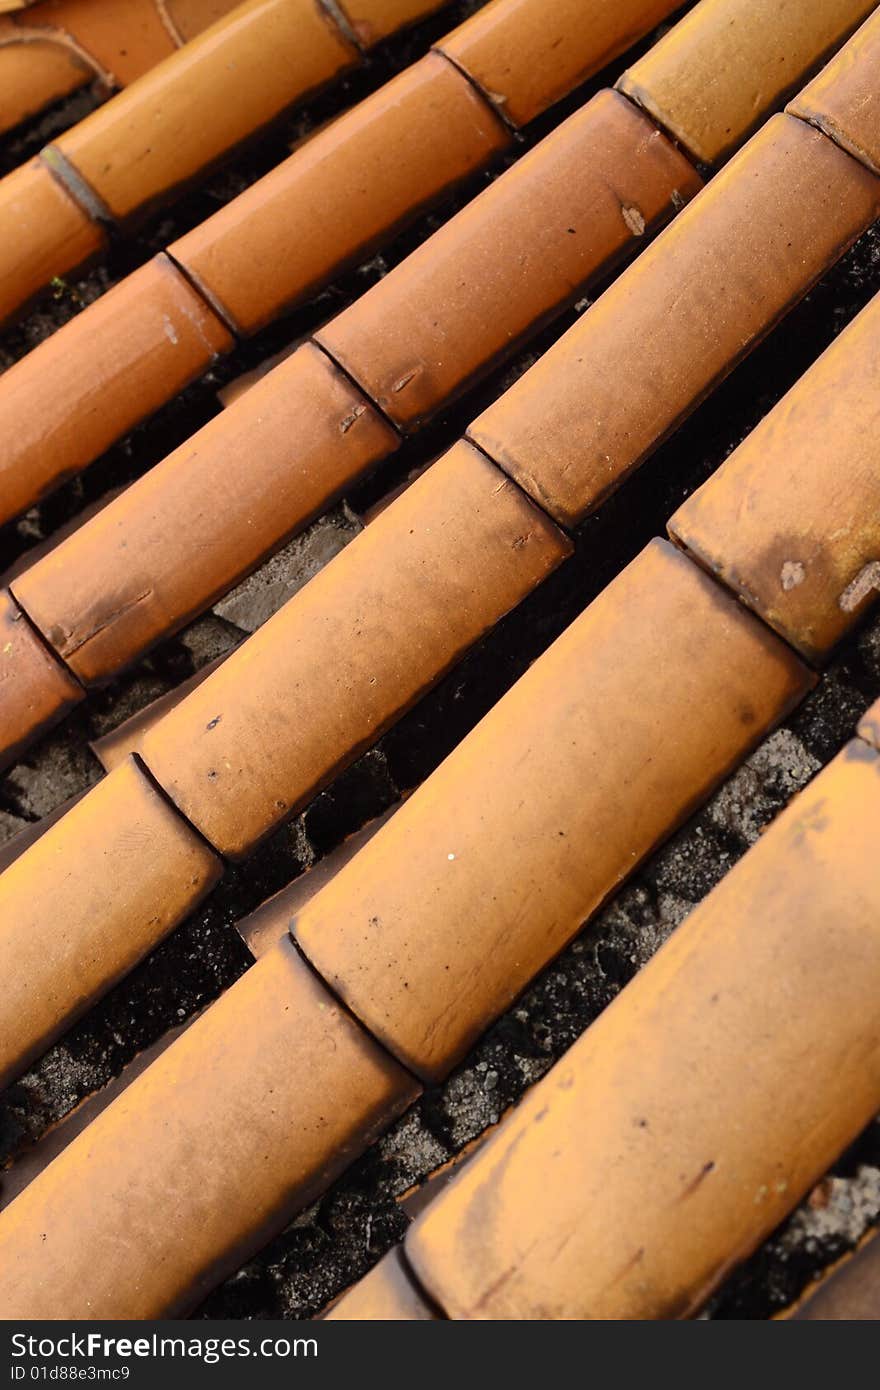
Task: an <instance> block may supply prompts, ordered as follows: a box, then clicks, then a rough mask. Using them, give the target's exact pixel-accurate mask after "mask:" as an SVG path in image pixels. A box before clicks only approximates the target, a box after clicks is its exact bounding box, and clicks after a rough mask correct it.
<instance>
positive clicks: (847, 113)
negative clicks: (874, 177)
mask: <svg viewBox="0 0 880 1390" xmlns="http://www.w3.org/2000/svg"><path fill="white" fill-rule="evenodd" d="M787 109H788V110H789V111H791V112H792V113H793V114H794V115H796V116H800V117H802V119H803V120H806V121H810V122H811V123H812V124H813V125H816V126H818V127H819V129H820V130H824V131H825V133H826V134H827V135H830V136H831V139H832V140H835V141H836V142H837V143H838V144H839V145H841V146H842V147H843V148H844V149H845V150H849V152H850V154H852V155H854V156H855V158H856V159H858V160H860V161H861V162H862V163H863V164H867V166H868V168H869V169H873V170H874V173H875V174H880V12H878V11H874V13H873V14H872V16H871V18H870V19H868V20H867V21H866V23H865V24H863V25H862V27H861V29H860V30H859V32H858V33H857V34H856V35H855V37H854V38H853V39H851V41H850V42H849V43H848V44H847V45H846V47H845V48H844V49H842V50H841V52H840V53H839V54H838V55H837V57H836V58H834V59H832V61H831V62H830V63H829V64H828V66H827V67H826V68H823V70H822V72H820V74H819V76H818V77H816V78H814V80H813V81H812V82H811V83H810V84H809V86H808V87H806V88H805V89H804V91H802V92H800V93H799V94H798V95H797V96H796V97H795V99H794V101H792V102H791V103H790V104H789V106H788V107H787Z"/></svg>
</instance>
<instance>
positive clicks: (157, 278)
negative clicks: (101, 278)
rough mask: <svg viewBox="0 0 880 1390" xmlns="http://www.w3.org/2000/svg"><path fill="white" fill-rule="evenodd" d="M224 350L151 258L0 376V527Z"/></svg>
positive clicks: (201, 306)
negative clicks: (37, 348) (1, 523)
mask: <svg viewBox="0 0 880 1390" xmlns="http://www.w3.org/2000/svg"><path fill="white" fill-rule="evenodd" d="M232 345H233V339H232V337H231V335H230V334H229V333H228V332H227V330H226V329H225V328H224V326H223V324H222V323H221V322H220V320H219V319H218V318H217V317H216V316H215V315H214V314H213V313H212V312H211V310H210V309H209V308H208V307H207V306H206V305H205V303H204V302H203V300H202V299H201V298H200V297H199V295H197V294H196V293H195V292H194V290H192V289H191V287H190V286H189V285H188V284H187V283H186V281H185V280H184V278H183V276H182V275H181V274H180V272H179V271H178V270H176V269H175V267H174V266H173V265H172V264H171V262H170V261H169V260H168V258H167V256H165V255H159V256H157V257H155V259H154V260H152V261H148V262H147V264H146V265H145V266H142V267H141V269H139V270H136V271H135V272H134V274H133V275H129V276H128V277H127V278H126V279H125V280H123V281H121V283H120V284H118V285H117V286H115V287H114V288H113V289H111V290H110V291H109V292H108V293H107V294H105V295H103V296H102V297H101V298H100V299H98V300H96V301H95V303H94V304H93V305H91V306H90V307H89V309H87V310H86V311H85V312H84V313H82V314H79V315H77V317H76V318H74V319H72V320H71V322H70V323H69V324H68V325H67V326H66V329H65V331H64V332H62V333H55V334H52V336H51V337H49V338H47V339H46V340H45V342H43V343H42V344H41V346H40V349H39V351H38V352H36V353H31V354H30V355H29V356H27V357H24V358H23V359H22V360H21V361H20V362H18V363H16V364H15V366H13V367H11V368H10V369H9V371H7V372H5V373H4V375H3V377H2V385H0V435H2V437H3V438H4V441H5V443H4V447H3V451H2V455H0V522H3V521H8V520H9V519H10V518H11V517H14V516H16V515H18V513H19V512H22V511H25V510H26V509H27V508H28V507H30V506H32V505H33V503H34V502H35V501H36V500H37V499H38V498H40V497H42V496H44V495H45V494H46V493H47V492H49V491H51V490H52V489H53V488H55V487H57V486H58V485H59V484H60V483H62V482H63V481H64V480H65V478H68V477H70V476H71V475H72V474H74V473H78V472H79V471H80V470H81V469H82V468H83V467H85V465H86V464H88V463H90V462H91V461H92V459H94V458H97V457H98V455H99V454H101V453H102V452H103V451H104V449H106V448H107V447H108V446H109V445H110V444H112V443H113V441H114V440H115V439H118V438H119V436H120V435H123V434H125V433H127V432H128V430H130V429H131V428H132V427H133V426H134V425H136V424H137V423H138V421H139V420H142V419H143V418H144V417H145V416H146V415H149V414H150V413H151V412H152V411H153V410H155V409H157V407H158V406H160V405H161V404H162V403H163V402H164V401H166V400H167V399H168V398H169V396H171V395H174V394H176V392H178V391H181V390H182V389H183V388H184V386H186V385H187V383H188V382H190V381H192V380H193V378H194V377H196V376H198V375H199V374H200V373H201V372H203V371H205V370H206V368H208V367H209V366H210V365H211V363H212V362H213V361H214V360H215V358H216V357H217V356H218V355H219V354H221V353H225V352H228V351H229V350H230V349H231V347H232Z"/></svg>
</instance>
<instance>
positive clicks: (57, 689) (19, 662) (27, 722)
mask: <svg viewBox="0 0 880 1390" xmlns="http://www.w3.org/2000/svg"><path fill="white" fill-rule="evenodd" d="M13 691H14V694H13ZM82 696H83V692H82V687H81V686H80V685H79V684H78V682H77V681H75V680H74V679H73V677H72V676H71V675H70V673H69V671H67V670H66V669H65V667H64V666H62V665H61V663H60V662H59V661H56V660H55V658H54V657H53V655H52V653H51V652H50V651H49V648H48V647H47V646H46V644H45V642H42V641H41V640H40V638H39V637H38V636H37V634H36V633H35V632H34V630H33V628H32V627H31V625H30V623H29V622H28V621H27V619H26V617H25V616H24V614H23V613H22V611H21V609H20V608H19V607H18V604H17V603H16V602H15V600H14V599H13V598H12V595H11V594H10V593H8V592H7V591H5V590H0V767H6V766H7V765H8V764H9V763H12V762H14V761H15V759H16V756H17V755H18V754H19V753H20V752H21V751H22V750H23V749H24V748H26V747H27V746H28V744H29V743H32V742H33V740H34V739H35V738H37V737H38V735H39V734H41V733H43V732H45V730H46V729H50V728H51V727H52V725H53V724H57V723H58V721H59V719H62V718H63V717H64V715H65V714H66V713H67V711H68V710H70V709H72V708H73V706H74V705H75V704H77V703H78V701H79V700H81V699H82Z"/></svg>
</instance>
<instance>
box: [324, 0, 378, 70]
mask: <svg viewBox="0 0 880 1390" xmlns="http://www.w3.org/2000/svg"><path fill="white" fill-rule="evenodd" d="M317 3H318V9H319V10H323V11H324V14H325V15H326V16H327V18H328V19H329V20H330V23H331V24H333V25H335V27H336V28H337V29H338V30H339V32H340V33H341V35H342V37H343V38H344V39H345V40H346V41H347V42H348V43H350V44H351V45H352V47H353V48H355V49H356V50H357V52H358V53H360V55H361V57H365V56H366V52H367V50H366V47H365V45H364V44H363V43H362V42H361V40H360V39H359V38H358V35H357V30H356V29H355V27H354V25H353V24H352V22H351V20H350V19H349V17H348V15H347V14H346V13H345V10H344V9H343V8H342V6H341V5H340V3H339V0H317Z"/></svg>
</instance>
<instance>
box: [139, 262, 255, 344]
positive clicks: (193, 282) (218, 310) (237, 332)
mask: <svg viewBox="0 0 880 1390" xmlns="http://www.w3.org/2000/svg"><path fill="white" fill-rule="evenodd" d="M159 255H160V256H164V257H165V258H166V259H167V260H168V262H169V263H170V264H171V265H172V266H173V267H174V269H175V270H176V271H177V273H178V275H179V276H180V277H181V279H182V280H185V281H186V283H187V284H188V285H189V287H190V289H191V290H192V292H193V294H197V295H198V297H199V299H200V300H201V301H202V303H203V304H204V305H205V307H206V308H207V309H208V310H209V311H210V312H211V313H212V314H213V315H214V316H215V318H218V319H219V320H220V322H221V323H222V324H223V327H224V328H226V329H228V330H229V332H230V333H231V334H232V336H233V338H234V339H235V340H236V342H238V343H240V342H241V341H242V340H243V339H244V338H245V336H246V334H245V333H244V331H243V330H242V329H241V328H240V327H239V325H238V324H237V323H236V322H235V319H234V318H233V317H232V315H231V314H230V313H229V312H228V311H227V310H226V309H225V308H224V306H223V304H222V303H221V302H220V300H219V299H218V298H217V297H216V295H215V294H214V293H213V292H212V291H211V290H209V289H208V287H207V285H203V284H202V282H201V280H200V279H199V278H198V276H197V275H194V274H193V272H192V271H191V270H189V269H188V268H187V267H186V266H185V265H184V264H183V262H182V261H179V260H178V259H177V257H176V256H174V255H172V253H171V252H170V251H169V250H168V248H167V247H166V248H165V250H164V251H160V252H159Z"/></svg>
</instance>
